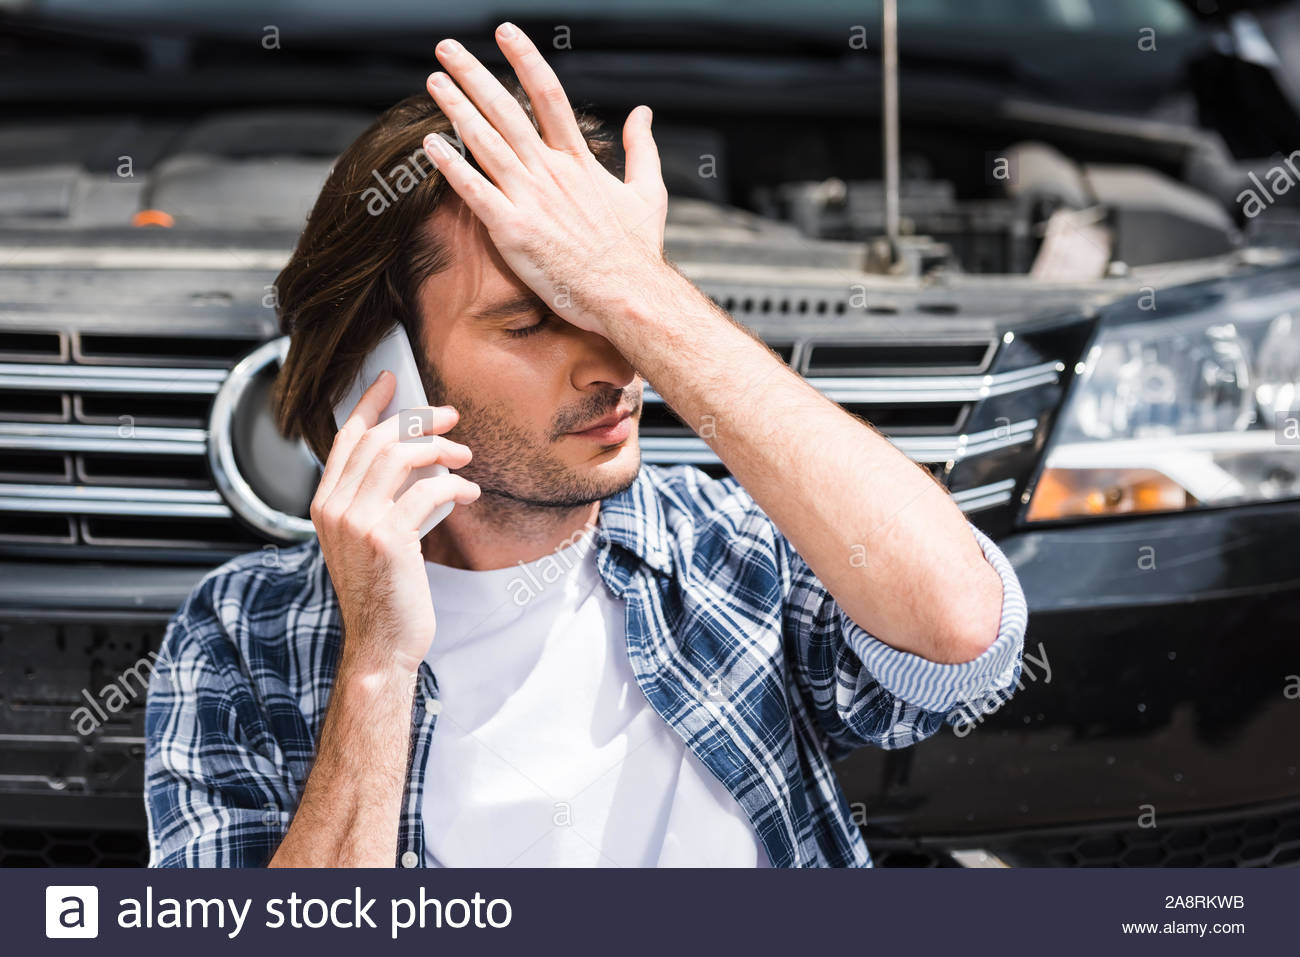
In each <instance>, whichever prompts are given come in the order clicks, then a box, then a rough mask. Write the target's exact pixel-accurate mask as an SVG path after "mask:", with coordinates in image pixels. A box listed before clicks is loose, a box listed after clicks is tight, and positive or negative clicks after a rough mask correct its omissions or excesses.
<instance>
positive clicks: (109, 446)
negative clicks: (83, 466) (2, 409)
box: [0, 422, 208, 455]
mask: <svg viewBox="0 0 1300 957" xmlns="http://www.w3.org/2000/svg"><path fill="white" fill-rule="evenodd" d="M207 441H208V433H207V431H206V430H204V429H185V428H167V427H164V426H135V427H133V428H131V430H130V431H129V433H128V434H126V435H123V434H122V432H121V426H116V425H67V424H63V423H56V424H50V425H43V424H37V423H27V422H0V449H22V450H25V451H30V450H38V451H42V452H111V453H113V454H126V455H203V454H205V452H206V450H207Z"/></svg>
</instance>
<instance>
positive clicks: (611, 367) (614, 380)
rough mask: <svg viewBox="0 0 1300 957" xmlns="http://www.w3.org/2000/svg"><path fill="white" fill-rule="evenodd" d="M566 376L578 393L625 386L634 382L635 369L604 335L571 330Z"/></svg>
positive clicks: (582, 330) (624, 387)
mask: <svg viewBox="0 0 1300 957" xmlns="http://www.w3.org/2000/svg"><path fill="white" fill-rule="evenodd" d="M574 332H575V333H576V335H575V337H574V339H575V342H574V358H573V362H572V365H571V369H572V371H571V373H570V379H571V381H572V383H573V387H574V388H575V389H577V390H578V391H579V392H589V391H591V390H592V389H626V388H627V387H628V386H630V385H632V383H633V382H635V381H636V370H635V369H634V368H632V365H631V363H629V362H628V361H627V359H625V358H624V357H623V354H622V353H621V352H619V351H618V350H617V349H616V348H614V344H613V343H612V342H610V341H609V340H608V339H606V338H605V337H604V336H602V335H600V334H598V333H595V332H588V331H586V330H585V329H575V330H574Z"/></svg>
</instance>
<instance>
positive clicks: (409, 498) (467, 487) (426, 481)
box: [386, 472, 482, 531]
mask: <svg viewBox="0 0 1300 957" xmlns="http://www.w3.org/2000/svg"><path fill="white" fill-rule="evenodd" d="M481 491H482V490H481V489H480V488H479V487H478V486H477V485H475V484H474V483H473V482H471V481H470V480H469V479H467V478H464V477H462V476H460V475H457V474H456V473H454V472H448V473H447V474H446V475H438V476H434V477H432V478H422V479H420V480H419V481H418V482H413V483H412V484H411V487H410V488H408V489H407V490H406V491H405V492H403V493H402V494H401V495H400V496H398V498H397V501H396V502H394V503H393V509H392V511H391V512H389V513H388V518H387V519H386V521H387V523H388V524H389V525H390V526H391V527H392V528H393V529H394V530H398V531H406V530H408V529H418V528H419V527H420V526H421V525H422V524H424V520H425V519H426V518H428V517H429V514H430V513H431V512H433V510H434V509H436V508H437V507H438V506H440V505H444V504H446V503H447V502H449V501H451V500H452V499H455V500H456V504H458V505H468V504H469V503H470V502H473V501H474V500H476V499H477V498H478V497H479V494H480V493H481Z"/></svg>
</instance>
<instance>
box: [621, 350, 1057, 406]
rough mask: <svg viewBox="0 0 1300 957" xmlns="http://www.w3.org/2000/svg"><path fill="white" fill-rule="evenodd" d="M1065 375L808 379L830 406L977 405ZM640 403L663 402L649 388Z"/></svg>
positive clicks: (1037, 370) (1052, 368)
mask: <svg viewBox="0 0 1300 957" xmlns="http://www.w3.org/2000/svg"><path fill="white" fill-rule="evenodd" d="M1064 371H1065V363H1063V362H1061V361H1059V360H1053V361H1051V362H1042V363H1039V364H1038V365H1034V366H1026V367H1025V368H1023V369H1016V370H1014V371H1011V372H995V373H990V374H984V375H954V376H906V375H900V376H862V377H858V376H853V377H851V378H840V377H837V376H809V377H807V378H806V380H805V381H807V382H808V383H809V384H810V385H812V386H813V387H814V388H816V389H817V390H818V391H819V392H821V393H822V394H823V395H825V396H826V398H828V399H830V400H831V401H832V402H838V403H841V404H843V403H853V402H876V403H882V404H883V403H891V402H978V401H979V400H980V399H986V398H989V397H991V396H999V395H1008V394H1009V393H1012V392H1021V391H1024V390H1025V389H1034V388H1037V387H1038V386H1043V385H1053V384H1055V383H1056V382H1058V381H1059V380H1060V378H1061V373H1062V372H1064ZM642 401H643V402H662V401H663V398H662V397H661V396H660V395H659V394H658V393H657V392H655V391H654V389H653V388H651V387H650V386H649V385H647V386H646V387H645V390H644V391H643V393H642Z"/></svg>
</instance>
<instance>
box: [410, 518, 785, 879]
mask: <svg viewBox="0 0 1300 957" xmlns="http://www.w3.org/2000/svg"><path fill="white" fill-rule="evenodd" d="M593 534H594V532H592V531H589V532H588V533H587V536H586V537H585V538H584V539H583V540H582V541H580V542H578V543H577V544H574V545H571V546H567V547H565V548H563V549H561V550H559V551H558V552H556V553H554V554H553V555H548V556H546V557H544V558H541V559H539V560H537V561H535V562H530V563H527V564H524V565H513V566H510V567H509V568H498V569H492V570H489V571H467V570H465V569H460V568H451V567H449V566H446V565H438V564H434V563H432V562H426V563H425V569H426V571H427V573H428V577H429V587H430V589H431V592H432V595H433V605H434V609H435V613H436V615H437V618H438V626H437V632H436V634H435V636H434V640H433V646H432V647H431V648H430V650H429V654H428V661H429V664H430V665H431V667H432V668H433V673H434V675H435V676H436V678H437V682H438V692H439V704H440V705H441V709H440V711H439V712H438V716H437V722H436V724H435V726H434V731H433V741H432V746H431V749H430V754H429V759H428V760H429V763H428V766H427V768H426V773H425V798H424V809H423V813H424V833H425V864H426V865H428V866H430V867H444V866H445V867H505V866H519V867H551V866H576V867H620V866H621V867H656V866H658V867H677V866H686V867H693V866H721V867H768V866H770V864H769V861H768V859H767V854H766V853H765V851H764V850H763V847H762V844H761V843H760V842H759V840H758V836H757V834H756V833H755V831H754V829H753V826H752V825H751V824H750V822H749V818H748V817H747V816H746V814H745V812H744V810H743V809H742V808H741V807H740V805H739V804H738V803H737V801H736V799H735V798H734V797H732V795H731V793H730V792H729V791H727V789H726V788H725V787H724V786H723V785H722V783H721V782H720V781H719V780H718V779H717V777H715V776H714V774H713V773H712V772H711V771H710V770H709V769H708V768H707V767H705V766H704V764H702V763H701V762H700V761H699V759H698V758H696V757H695V755H694V754H693V753H692V752H691V751H690V749H689V748H687V747H686V744H685V743H684V742H683V741H682V739H681V737H680V736H679V735H678V734H677V732H676V731H674V730H673V729H672V727H670V726H669V725H668V723H667V722H666V721H664V720H663V719H662V718H661V717H659V715H658V714H657V713H656V712H655V710H654V708H653V707H651V705H650V703H649V702H648V701H647V700H646V698H645V695H644V694H642V692H641V689H640V687H638V685H637V683H636V678H635V677H634V676H633V674H632V668H631V665H630V664H629V663H628V657H627V643H626V626H625V618H624V614H625V606H626V603H625V602H624V601H623V600H622V599H620V598H616V597H615V596H614V595H613V594H612V593H611V592H610V591H609V589H608V588H607V587H606V586H605V583H604V581H603V580H602V579H601V577H600V573H599V571H598V570H597V567H596V551H595V548H594V547H593Z"/></svg>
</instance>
